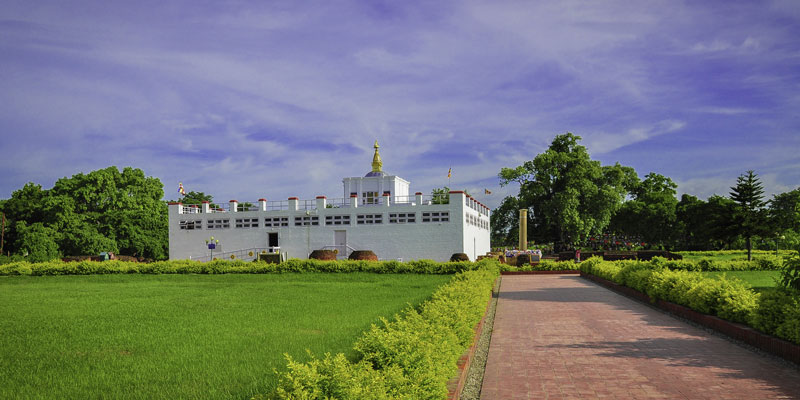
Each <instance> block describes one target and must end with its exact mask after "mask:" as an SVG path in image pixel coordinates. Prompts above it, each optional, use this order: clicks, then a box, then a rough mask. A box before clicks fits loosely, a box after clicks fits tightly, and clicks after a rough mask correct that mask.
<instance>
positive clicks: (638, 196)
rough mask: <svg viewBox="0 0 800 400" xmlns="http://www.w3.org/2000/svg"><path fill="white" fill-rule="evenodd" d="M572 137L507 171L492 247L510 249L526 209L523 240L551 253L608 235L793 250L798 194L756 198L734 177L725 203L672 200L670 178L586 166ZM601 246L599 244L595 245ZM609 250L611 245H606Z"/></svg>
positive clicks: (758, 193) (759, 190) (675, 244)
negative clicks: (511, 190)
mask: <svg viewBox="0 0 800 400" xmlns="http://www.w3.org/2000/svg"><path fill="white" fill-rule="evenodd" d="M580 140H581V138H580V136H576V135H573V134H572V133H566V134H563V135H558V136H556V137H555V138H554V139H553V141H552V143H551V145H550V147H549V148H548V149H547V150H546V151H545V152H544V153H541V154H539V155H537V156H536V157H535V158H534V159H533V160H530V161H526V162H525V163H523V164H522V165H520V166H517V167H515V168H503V169H501V171H500V173H499V177H500V181H501V185H508V184H510V183H517V184H519V193H518V195H517V196H508V197H506V198H505V199H504V200H503V202H502V203H501V205H500V206H499V207H498V208H497V209H495V210H494V211H493V213H492V217H491V218H492V244H493V245H494V246H503V245H509V246H513V245H515V244H516V243H517V238H518V234H519V233H518V229H519V223H518V218H519V210H520V209H522V208H526V209H528V218H529V220H528V238H529V239H530V240H532V241H534V242H536V243H542V244H547V243H552V244H554V247H555V249H556V250H565V249H571V248H574V247H578V246H587V245H589V244H590V242H591V241H593V240H595V239H597V238H602V237H608V236H609V235H612V236H625V237H636V238H639V239H640V241H639V240H637V244H638V245H639V246H641V245H642V244H644V247H648V248H661V249H670V250H720V249H742V248H747V249H751V248H753V247H755V248H762V249H774V248H775V246H776V244H777V243H776V241H782V242H783V243H784V246H787V247H788V246H792V247H794V246H797V245H798V244H800V188H797V189H795V190H792V191H789V192H786V193H781V194H777V195H774V196H773V198H772V199H770V200H768V201H767V200H765V199H764V190H763V187H762V185H761V182H760V181H759V179H758V176H757V175H756V174H755V172H753V171H747V172H745V173H744V174H742V175H741V176H739V178H738V180H737V182H736V184H735V185H734V186H733V187H731V191H730V193H729V196H728V197H725V196H719V195H714V196H711V197H710V198H708V200H700V199H698V198H697V197H695V196H692V195H689V194H684V195H682V196H681V198H680V199H678V198H677V197H676V194H677V188H678V186H677V185H676V184H675V182H673V181H672V179H670V178H668V177H665V176H663V175H660V174H657V173H654V172H651V173H649V174H647V175H645V177H644V179H640V178H639V176H638V174H637V173H636V171H635V170H634V169H633V168H631V167H626V166H621V165H619V164H618V163H617V164H615V165H607V166H603V165H601V164H600V162H599V161H595V160H592V159H591V157H590V156H589V153H588V151H587V149H586V147H584V146H582V145H580V144H579V142H580ZM602 245H603V243H601V246H602ZM612 245H613V243H612Z"/></svg>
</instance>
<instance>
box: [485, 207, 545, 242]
mask: <svg viewBox="0 0 800 400" xmlns="http://www.w3.org/2000/svg"><path fill="white" fill-rule="evenodd" d="M519 209H520V208H519V200H518V199H517V198H516V197H514V196H507V197H506V198H504V199H503V202H502V203H500V206H499V207H497V208H495V209H494V210H492V216H491V217H490V219H491V225H492V233H491V241H492V243H493V244H494V245H495V246H515V245H516V244H517V243H518V238H519ZM529 214H530V213H529ZM534 241H535V239H534Z"/></svg>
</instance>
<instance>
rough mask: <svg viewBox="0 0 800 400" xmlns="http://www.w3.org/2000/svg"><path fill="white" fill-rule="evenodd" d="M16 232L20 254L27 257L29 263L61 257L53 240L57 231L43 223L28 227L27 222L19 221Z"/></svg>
mask: <svg viewBox="0 0 800 400" xmlns="http://www.w3.org/2000/svg"><path fill="white" fill-rule="evenodd" d="M16 231H17V233H18V238H17V243H16V247H17V249H18V251H19V252H20V253H22V254H23V255H26V257H27V260H28V261H30V262H42V261H49V260H52V259H54V258H59V257H60V254H59V251H58V244H56V241H55V240H53V238H54V237H55V231H53V230H52V229H50V228H48V227H46V226H44V225H43V224H42V223H41V222H37V223H34V224H32V225H30V226H28V225H27V224H26V223H25V221H19V222H17V223H16Z"/></svg>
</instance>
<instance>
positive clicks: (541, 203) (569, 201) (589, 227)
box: [499, 132, 635, 246]
mask: <svg viewBox="0 0 800 400" xmlns="http://www.w3.org/2000/svg"><path fill="white" fill-rule="evenodd" d="M580 140H581V137H580V136H576V135H573V134H572V133H569V132H567V133H566V134H563V135H558V136H556V137H555V138H554V139H553V141H552V143H551V144H550V147H549V148H548V149H547V150H546V151H545V152H544V153H541V154H539V155H537V156H536V157H535V158H534V159H533V160H530V161H526V162H525V163H523V164H522V165H521V166H517V167H514V168H503V169H502V170H501V171H500V174H499V177H500V181H501V185H507V184H509V183H512V182H517V183H519V184H520V192H519V196H518V199H519V206H520V207H527V208H529V209H531V210H532V211H533V218H532V219H533V222H534V223H533V227H534V229H535V230H537V231H538V232H536V233H535V234H534V235H532V236H533V237H547V238H549V239H550V240H551V241H554V242H558V243H562V244H563V245H567V246H572V245H574V244H576V243H578V242H580V241H582V240H583V238H585V237H586V236H589V235H592V234H599V233H601V232H602V231H603V230H604V229H605V228H606V227H607V226H608V224H609V222H610V220H611V216H612V215H613V214H614V213H615V212H616V211H617V209H618V208H619V206H620V204H621V203H622V200H623V198H624V197H625V194H626V193H627V192H628V189H629V187H630V186H632V182H633V181H635V179H634V175H635V172H633V170H632V169H631V168H628V167H623V166H620V165H619V164H616V165H614V166H607V167H603V166H601V165H600V162H599V161H594V160H592V159H591V157H590V156H589V153H588V151H587V150H586V147H584V146H582V145H580V144H579V141H580ZM529 229H530V228H529ZM529 236H530V235H529Z"/></svg>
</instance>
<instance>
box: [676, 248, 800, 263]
mask: <svg viewBox="0 0 800 400" xmlns="http://www.w3.org/2000/svg"><path fill="white" fill-rule="evenodd" d="M677 253H678V254H680V255H681V256H683V259H684V260H690V261H700V260H702V259H704V258H710V259H713V260H717V261H740V260H747V250H721V251H678V252H677ZM796 253H797V252H796V251H794V250H781V251H780V252H779V256H781V257H784V256H789V255H792V254H796ZM752 255H753V257H766V256H774V255H775V250H753V253H752Z"/></svg>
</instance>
